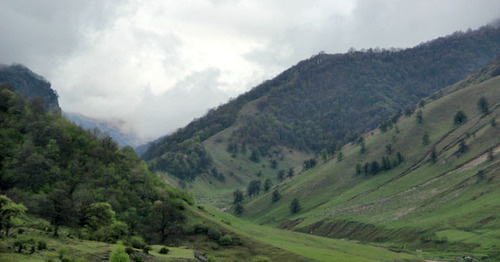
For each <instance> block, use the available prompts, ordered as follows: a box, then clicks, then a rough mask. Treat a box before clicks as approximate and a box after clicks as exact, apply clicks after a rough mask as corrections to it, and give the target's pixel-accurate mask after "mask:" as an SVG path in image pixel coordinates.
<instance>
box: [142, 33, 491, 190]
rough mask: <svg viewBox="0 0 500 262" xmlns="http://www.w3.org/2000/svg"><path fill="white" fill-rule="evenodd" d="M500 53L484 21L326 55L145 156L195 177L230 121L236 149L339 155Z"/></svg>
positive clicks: (159, 166) (176, 172) (261, 87)
mask: <svg viewBox="0 0 500 262" xmlns="http://www.w3.org/2000/svg"><path fill="white" fill-rule="evenodd" d="M499 53H500V33H499V29H498V28H495V27H483V28H481V29H478V30H475V31H469V32H466V33H462V32H457V33H454V34H453V35H450V36H446V37H442V38H439V39H436V40H433V41H430V42H427V43H422V44H420V45H418V46H416V47H414V48H409V49H405V50H396V49H391V50H377V49H375V50H373V49H369V50H365V51H363V52H361V51H352V52H349V53H346V54H335V55H329V54H318V55H316V56H313V57H311V58H310V59H307V60H304V61H302V62H300V63H298V64H297V65H296V66H294V67H292V68H290V69H288V70H286V71H285V72H283V73H281V74H280V75H278V76H277V77H276V78H274V79H272V80H269V81H266V82H264V83H263V84H261V85H259V86H257V87H255V88H254V89H252V90H251V91H249V92H247V93H245V94H243V95H241V96H239V97H238V98H236V99H234V100H232V101H230V102H229V103H227V104H225V105H222V106H220V107H218V108H216V109H213V110H211V111H209V112H208V114H207V115H205V116H203V117H201V118H199V119H196V120H194V121H193V122H192V123H190V124H189V125H188V126H186V127H185V128H181V129H179V130H178V131H177V132H175V133H174V134H172V135H169V136H168V137H165V138H163V139H161V140H160V141H158V142H156V143H153V144H152V145H151V146H150V147H149V149H148V150H147V151H146V152H145V153H144V154H143V155H142V157H143V158H144V159H145V160H147V161H148V162H149V164H150V166H151V167H153V168H155V169H157V170H162V171H167V172H169V173H170V174H172V175H174V176H177V177H178V178H181V179H189V180H192V179H194V178H195V177H196V176H197V175H198V174H200V173H207V171H208V170H210V169H211V168H212V167H213V161H212V157H211V156H210V155H208V154H207V152H206V150H205V149H204V147H203V146H202V142H203V141H205V140H207V139H208V138H209V137H211V136H213V135H215V134H216V133H218V132H221V131H223V130H225V129H227V128H229V127H232V128H233V132H232V134H231V136H230V137H228V138H227V140H226V141H222V142H224V143H225V144H226V145H227V146H228V150H229V151H232V153H236V154H238V152H240V153H241V152H242V151H243V152H244V154H245V155H247V156H248V157H250V156H251V153H253V154H254V155H255V154H258V155H260V156H264V157H266V156H268V155H269V153H270V152H271V151H272V150H271V149H272V148H276V147H277V146H285V147H288V148H292V149H296V150H300V151H303V152H313V153H314V152H316V153H317V152H319V151H321V150H323V149H326V150H328V152H329V153H330V154H332V153H333V152H334V151H335V148H336V147H337V146H338V145H342V144H345V143H347V142H349V141H352V140H353V139H355V138H356V137H357V136H358V134H359V133H361V132H365V131H367V130H369V129H372V128H374V127H377V126H378V125H380V124H385V123H387V119H388V118H389V117H390V116H391V115H394V114H396V115H399V114H397V113H398V112H401V111H403V110H404V109H405V108H406V107H408V110H412V109H413V107H414V106H415V105H416V104H417V103H418V102H419V100H420V99H422V98H423V97H425V96H428V95H430V94H432V93H435V94H434V97H439V96H440V94H439V90H440V89H441V88H443V87H444V86H446V85H449V84H452V83H454V82H456V81H458V80H460V79H462V78H463V77H465V76H466V75H467V74H469V73H471V72H473V71H475V70H477V69H479V68H480V67H482V66H484V65H485V64H486V63H487V62H488V61H490V60H491V59H493V58H494V57H495V56H497V55H499ZM245 108H247V109H248V108H252V110H251V111H250V113H249V112H242V110H243V109H245ZM242 115H243V116H244V117H242ZM239 116H240V117H239Z"/></svg>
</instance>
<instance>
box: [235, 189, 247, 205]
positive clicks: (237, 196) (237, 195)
mask: <svg viewBox="0 0 500 262" xmlns="http://www.w3.org/2000/svg"><path fill="white" fill-rule="evenodd" d="M244 198H245V197H244V196H243V191H241V190H239V189H236V190H235V191H234V192H233V204H238V203H240V202H241V201H243V199H244Z"/></svg>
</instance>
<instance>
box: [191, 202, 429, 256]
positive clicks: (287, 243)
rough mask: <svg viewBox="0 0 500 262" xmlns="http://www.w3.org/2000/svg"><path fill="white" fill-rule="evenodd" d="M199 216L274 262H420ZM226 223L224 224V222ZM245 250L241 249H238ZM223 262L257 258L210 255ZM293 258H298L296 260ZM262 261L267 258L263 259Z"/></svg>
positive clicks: (220, 216)
mask: <svg viewBox="0 0 500 262" xmlns="http://www.w3.org/2000/svg"><path fill="white" fill-rule="evenodd" d="M193 212H196V213H197V215H198V216H200V217H203V218H205V219H208V220H210V221H212V223H214V224H217V225H219V226H221V227H223V228H224V229H225V230H227V231H229V232H231V234H236V235H238V238H240V239H243V243H244V244H243V246H244V247H247V248H249V249H251V250H259V251H260V253H261V254H262V253H263V254H265V258H267V259H270V260H271V261H311V260H314V261H332V259H334V260H336V261H380V260H384V261H401V260H420V258H419V257H418V256H416V255H412V254H406V253H395V252H391V251H388V250H387V249H385V248H380V247H375V246H368V245H361V244H358V243H355V242H351V241H345V240H335V239H330V238H324V237H318V236H314V235H309V234H304V233H299V232H293V231H287V230H280V229H277V228H273V227H268V226H258V225H255V224H253V223H251V222H248V221H245V220H242V219H239V218H237V217H234V216H232V215H231V214H228V213H224V212H221V211H219V210H217V209H215V208H213V207H210V206H205V210H204V211H200V210H194V211H193ZM221 221H223V222H221ZM238 248H241V247H238ZM207 253H208V254H209V255H210V254H213V255H216V256H217V258H218V259H220V260H221V261H223V260H225V259H227V260H228V261H235V258H239V259H236V260H238V261H250V260H252V259H254V258H255V257H244V256H241V255H239V254H238V251H237V248H236V249H235V248H230V249H224V250H222V251H208V252H207ZM291 254H295V257H294V256H292V255H291ZM261 258H264V257H263V256H261Z"/></svg>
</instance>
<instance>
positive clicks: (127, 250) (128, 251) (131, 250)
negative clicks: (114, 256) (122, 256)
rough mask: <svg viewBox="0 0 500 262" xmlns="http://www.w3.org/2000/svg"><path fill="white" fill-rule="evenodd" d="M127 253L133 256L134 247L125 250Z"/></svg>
mask: <svg viewBox="0 0 500 262" xmlns="http://www.w3.org/2000/svg"><path fill="white" fill-rule="evenodd" d="M125 253H127V254H129V255H131V254H133V253H134V249H133V248H132V247H126V248H125Z"/></svg>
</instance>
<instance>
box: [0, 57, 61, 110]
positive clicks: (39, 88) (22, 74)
mask: <svg viewBox="0 0 500 262" xmlns="http://www.w3.org/2000/svg"><path fill="white" fill-rule="evenodd" d="M0 83H2V84H9V85H11V86H13V87H14V90H15V91H16V92H18V93H19V94H22V95H24V96H25V97H27V98H33V97H40V98H42V99H43V100H44V104H45V107H46V108H47V109H48V110H49V111H51V112H53V113H60V112H61V108H60V107H59V101H58V95H57V93H56V91H55V90H53V89H52V88H51V85H50V82H49V81H47V80H46V79H45V78H44V77H42V76H40V75H37V74H36V73H34V72H33V71H31V70H30V69H29V68H27V67H26V66H24V65H21V64H13V65H11V66H6V65H3V66H0Z"/></svg>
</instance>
